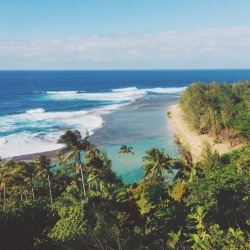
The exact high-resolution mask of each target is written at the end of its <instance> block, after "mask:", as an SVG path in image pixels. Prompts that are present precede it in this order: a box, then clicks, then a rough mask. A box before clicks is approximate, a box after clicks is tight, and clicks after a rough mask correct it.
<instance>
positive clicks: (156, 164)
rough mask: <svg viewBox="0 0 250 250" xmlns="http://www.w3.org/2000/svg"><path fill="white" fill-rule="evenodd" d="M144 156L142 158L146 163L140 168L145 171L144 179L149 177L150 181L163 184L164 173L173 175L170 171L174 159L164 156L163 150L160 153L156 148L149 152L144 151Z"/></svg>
mask: <svg viewBox="0 0 250 250" xmlns="http://www.w3.org/2000/svg"><path fill="white" fill-rule="evenodd" d="M146 154H147V155H146V156H144V157H143V161H144V162H146V163H145V164H144V165H143V166H142V168H143V169H144V171H145V173H144V176H145V177H148V176H150V179H153V180H158V181H160V182H163V181H164V177H165V171H166V172H167V173H168V174H169V175H171V176H173V175H174V173H173V171H172V169H171V167H172V166H173V164H174V159H173V158H171V157H170V156H169V155H168V154H166V153H165V151H164V149H162V150H161V151H160V150H159V149H157V148H151V149H150V150H149V151H146Z"/></svg>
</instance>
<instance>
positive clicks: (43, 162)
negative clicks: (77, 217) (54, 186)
mask: <svg viewBox="0 0 250 250" xmlns="http://www.w3.org/2000/svg"><path fill="white" fill-rule="evenodd" d="M34 163H35V166H36V170H37V175H43V174H46V175H47V179H48V184H49V195H50V203H51V205H53V198H52V191H51V182H50V175H51V172H50V169H51V168H53V167H54V166H50V159H49V158H47V157H46V156H44V155H41V156H37V157H36V158H35V160H34Z"/></svg>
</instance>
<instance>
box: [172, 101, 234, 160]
mask: <svg viewBox="0 0 250 250" xmlns="http://www.w3.org/2000/svg"><path fill="white" fill-rule="evenodd" d="M169 112H170V115H169V118H168V120H169V123H170V127H171V129H172V131H173V133H174V134H175V135H176V136H177V137H178V138H179V140H180V142H181V144H182V145H183V146H184V148H187V149H188V150H189V151H190V152H191V155H192V157H193V161H194V162H197V161H199V160H200V154H201V151H202V148H203V145H204V142H205V141H207V142H209V144H210V145H211V147H212V149H213V150H217V152H218V153H219V154H220V155H222V154H224V153H227V152H229V151H231V150H232V149H233V148H232V147H231V146H230V143H229V142H223V143H217V144H215V143H214V139H215V138H214V137H212V136H209V135H207V134H204V135H198V134H197V133H196V132H195V131H192V130H191V129H190V127H189V126H188V124H187V123H186V121H185V120H184V113H183V111H182V110H181V108H180V107H179V105H178V104H175V105H172V106H170V108H169Z"/></svg>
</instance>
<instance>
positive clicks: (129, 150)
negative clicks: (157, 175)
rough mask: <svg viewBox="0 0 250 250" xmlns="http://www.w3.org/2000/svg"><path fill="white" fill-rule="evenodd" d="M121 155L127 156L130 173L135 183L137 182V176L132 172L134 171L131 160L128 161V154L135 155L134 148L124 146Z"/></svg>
mask: <svg viewBox="0 0 250 250" xmlns="http://www.w3.org/2000/svg"><path fill="white" fill-rule="evenodd" d="M119 154H123V155H125V156H126V160H127V163H128V168H129V171H130V173H131V175H132V177H133V179H134V181H135V182H137V181H136V178H135V176H134V174H133V172H132V169H131V167H130V162H129V159H128V154H132V155H134V152H133V148H132V147H128V146H126V145H122V146H121V148H120V151H119Z"/></svg>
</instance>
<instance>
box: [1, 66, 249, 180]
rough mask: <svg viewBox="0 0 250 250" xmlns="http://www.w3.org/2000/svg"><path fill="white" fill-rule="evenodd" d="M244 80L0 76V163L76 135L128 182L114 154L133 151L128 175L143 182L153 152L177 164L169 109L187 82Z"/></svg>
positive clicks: (156, 75) (189, 74)
mask: <svg viewBox="0 0 250 250" xmlns="http://www.w3.org/2000/svg"><path fill="white" fill-rule="evenodd" d="M241 79H242V80H250V70H152V71H151V70H134V71H132V70H131V71H128V70H123V71H118V70H117V71H0V156H1V157H2V158H9V157H13V156H19V155H25V154H33V153H38V152H44V151H50V150H56V149H59V148H60V147H62V145H60V144H57V140H58V138H59V137H60V135H62V134H63V133H64V132H65V131H66V130H67V129H72V130H73V129H77V130H79V131H80V132H81V133H82V135H83V136H84V135H85V133H86V131H87V130H88V131H89V133H90V135H91V137H90V140H91V142H93V143H94V144H95V145H97V146H98V147H99V148H102V149H105V150H107V152H108V156H109V158H111V159H112V162H113V169H114V170H115V171H116V172H117V174H118V175H120V176H121V177H122V178H123V179H124V180H125V181H126V182H131V181H132V177H131V175H130V173H129V170H128V167H127V165H126V164H125V163H126V161H125V160H124V159H123V156H122V155H119V154H118V152H119V148H120V147H121V146H122V145H123V144H126V145H128V146H132V147H133V150H134V155H131V156H129V158H130V161H131V163H132V164H131V166H132V169H133V171H134V173H135V175H136V176H137V178H141V176H142V174H143V172H142V169H141V168H140V167H141V166H142V164H143V162H142V157H143V155H145V151H146V150H149V149H150V148H151V147H157V148H160V149H161V148H165V150H166V152H167V153H168V154H170V155H171V156H173V157H177V152H176V145H175V142H174V137H173V135H172V133H171V130H170V128H169V126H168V122H167V116H166V113H167V111H168V107H169V106H170V105H171V104H173V103H176V102H177V101H178V98H179V97H180V95H181V93H182V91H183V90H184V89H185V87H186V86H188V85H189V84H191V83H192V82H197V81H201V82H212V81H218V82H221V83H223V82H228V83H233V82H236V81H239V80H241Z"/></svg>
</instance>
